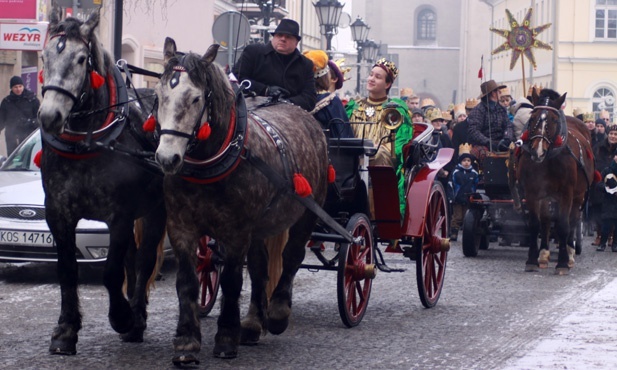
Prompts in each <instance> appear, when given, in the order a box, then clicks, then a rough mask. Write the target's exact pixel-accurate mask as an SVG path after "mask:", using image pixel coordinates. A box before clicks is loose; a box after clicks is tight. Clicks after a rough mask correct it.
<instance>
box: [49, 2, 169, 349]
mask: <svg viewBox="0 0 617 370" xmlns="http://www.w3.org/2000/svg"><path fill="white" fill-rule="evenodd" d="M98 23H99V14H98V12H95V13H93V14H92V15H91V16H90V18H89V19H88V20H87V21H86V22H85V23H84V22H81V21H79V20H77V19H75V18H68V19H66V20H64V21H62V22H60V9H59V8H57V7H54V8H53V9H52V12H51V14H50V24H49V39H48V41H47V44H46V46H45V49H44V50H43V68H44V69H43V74H42V76H41V78H42V79H43V81H44V86H43V94H44V97H43V102H42V103H41V107H40V110H39V120H40V124H41V129H42V131H41V135H42V138H43V150H42V156H41V162H40V164H41V176H42V179H43V188H44V190H45V209H46V219H47V224H48V225H49V228H50V230H51V232H52V234H53V236H54V240H55V244H56V247H57V249H58V278H59V281H60V291H61V295H62V303H61V309H60V318H59V319H58V325H57V326H56V328H55V329H54V331H53V334H52V338H51V346H50V348H49V350H50V352H51V353H53V354H65V355H66V354H69V355H72V354H75V353H76V351H77V349H76V345H77V340H78V331H79V330H80V329H81V313H80V310H79V296H78V293H77V284H78V269H77V261H76V256H75V253H76V246H75V227H76V225H77V222H78V221H79V220H80V219H82V218H85V219H92V220H99V221H104V222H105V223H106V224H107V226H108V227H109V235H110V236H109V238H110V240H109V252H108V255H107V261H106V263H105V271H104V284H105V287H106V288H107V290H108V291H109V322H110V324H111V326H112V328H113V329H114V330H116V331H117V332H119V333H122V334H123V336H122V338H123V340H125V341H132V342H140V341H142V340H143V331H144V330H145V328H146V303H147V302H146V285H147V281H148V278H149V276H150V274H151V273H152V270H153V267H154V265H155V261H156V247H157V244H158V242H159V240H161V238H162V235H163V232H164V228H165V218H166V216H165V207H164V202H163V196H162V192H163V177H162V174H160V173H157V169H156V167H155V166H152V167H150V168H148V167H145V165H144V163H143V161H142V160H141V159H138V158H136V157H135V156H134V155H133V154H130V153H140V152H144V151H147V150H150V151H151V152H152V153H154V143H155V142H154V140H153V137H152V135H151V134H148V136H150V137H148V136H147V135H146V134H145V133H144V132H143V130H142V129H141V126H142V123H143V122H144V120H145V119H146V116H147V113H148V112H150V111H151V110H152V106H153V102H154V98H153V96H152V95H153V92H152V91H150V92H149V93H147V92H143V91H142V99H141V104H140V105H137V104H135V103H130V104H129V103H128V100H129V97H128V94H127V91H126V87H125V86H124V83H123V79H122V76H121V75H120V73H119V71H118V70H117V69H116V68H115V67H114V65H113V63H112V60H111V58H110V56H109V55H108V54H107V53H106V52H105V51H104V50H103V49H102V48H101V44H100V42H99V40H98V39H97V37H96V35H95V32H94V30H95V28H96V27H97V25H98ZM146 95H149V96H150V98H147V97H146ZM129 108H130V110H129ZM129 112H130V114H129ZM112 147H113V148H114V150H111V148H112ZM139 217H143V227H144V234H143V239H142V243H141V246H140V248H139V251H138V252H136V246H135V239H134V237H133V222H134V220H135V219H137V218H139ZM127 251H128V252H129V253H127ZM125 262H126V270H127V272H128V273H127V275H128V278H129V279H128V288H129V289H128V295H129V298H130V300H131V301H130V303H129V302H128V301H127V299H126V298H125V296H124V294H123V292H122V284H123V281H124V278H125ZM135 271H137V275H135V273H134V272H135Z"/></svg>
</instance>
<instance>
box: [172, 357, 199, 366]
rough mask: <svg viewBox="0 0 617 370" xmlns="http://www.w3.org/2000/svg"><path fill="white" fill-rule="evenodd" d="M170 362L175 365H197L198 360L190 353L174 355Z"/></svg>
mask: <svg viewBox="0 0 617 370" xmlns="http://www.w3.org/2000/svg"><path fill="white" fill-rule="evenodd" d="M171 362H172V363H173V364H174V366H176V367H185V366H187V365H199V360H198V359H197V357H195V355H192V354H188V355H178V356H174V357H173V358H172V359H171Z"/></svg>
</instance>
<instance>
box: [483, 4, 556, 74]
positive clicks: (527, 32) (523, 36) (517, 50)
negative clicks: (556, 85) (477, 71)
mask: <svg viewBox="0 0 617 370" xmlns="http://www.w3.org/2000/svg"><path fill="white" fill-rule="evenodd" d="M531 13H532V8H529V10H528V11H527V15H525V19H524V20H523V24H522V25H520V24H519V23H518V21H517V20H516V19H514V16H512V13H510V11H509V10H508V9H506V15H507V16H508V22H509V23H510V30H509V31H508V30H498V29H496V28H493V27H491V28H490V30H491V31H492V32H495V33H496V34H498V35H501V36H503V37H505V38H506V42H504V43H503V44H501V45H500V46H499V47H498V48H497V49H495V50H493V51H492V52H491V54H493V55H495V54H497V53H501V52H502V51H506V50H510V49H511V50H512V59H510V70H512V69H513V68H514V65H515V64H516V61H517V60H518V58H519V57H520V56H521V54H524V55H525V56H526V57H527V59H528V60H529V62H530V63H531V65H533V69H536V67H537V66H536V58H535V57H534V55H533V50H532V49H533V48H538V49H545V50H553V48H552V47H551V46H550V45H549V44H546V43H544V42H542V41H540V40H537V39H536V37H537V36H538V35H539V34H540V33H541V32H542V31H544V30H545V29H547V28H549V27H550V26H551V23H547V24H545V25H543V26H539V27H535V28H532V27H531Z"/></svg>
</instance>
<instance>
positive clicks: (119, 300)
mask: <svg viewBox="0 0 617 370" xmlns="http://www.w3.org/2000/svg"><path fill="white" fill-rule="evenodd" d="M127 246H128V247H127ZM127 248H128V249H131V248H135V239H134V237H133V220H132V218H130V217H128V216H124V217H122V216H120V217H119V218H118V219H116V220H114V221H112V222H111V223H110V225H109V253H108V255H107V261H106V262H105V271H104V273H103V283H104V285H105V288H107V292H108V293H109V323H110V324H111V327H112V328H113V329H114V330H115V331H116V332H118V333H121V334H123V333H127V332H129V330H131V329H132V328H133V325H134V323H135V321H134V318H133V312H132V310H131V306H130V304H129V302H128V301H127V299H126V297H125V296H124V293H123V292H122V285H123V283H124V274H125V273H124V258H125V256H126V251H127Z"/></svg>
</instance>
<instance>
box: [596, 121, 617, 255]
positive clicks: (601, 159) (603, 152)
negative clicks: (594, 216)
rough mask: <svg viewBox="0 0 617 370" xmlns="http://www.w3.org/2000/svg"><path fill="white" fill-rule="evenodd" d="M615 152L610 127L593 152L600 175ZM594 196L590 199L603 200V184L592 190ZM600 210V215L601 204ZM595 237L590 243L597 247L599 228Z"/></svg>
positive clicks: (616, 128) (616, 138)
mask: <svg viewBox="0 0 617 370" xmlns="http://www.w3.org/2000/svg"><path fill="white" fill-rule="evenodd" d="M616 150H617V125H610V126H609V127H608V129H607V134H606V138H605V139H604V140H602V141H601V142H599V143H598V145H596V147H595V148H594V150H593V154H594V160H595V165H596V170H598V171H599V172H600V173H602V172H603V171H604V170H605V169H606V168H607V167H608V166H609V165H610V164H611V162H612V161H613V153H615V151H616ZM594 191H595V192H596V194H594V195H592V199H594V197H599V198H596V199H604V198H603V197H604V182H599V183H598V184H597V185H596V187H595V188H594ZM600 207H601V208H602V210H600V212H601V213H603V212H604V210H603V208H604V206H603V205H602V204H601V205H600ZM596 231H597V233H598V234H597V236H596V240H595V241H594V242H593V243H592V245H599V244H600V239H601V230H600V228H597V229H596Z"/></svg>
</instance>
